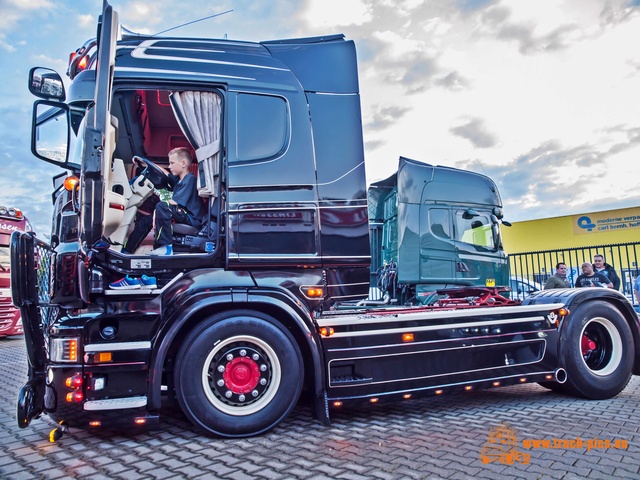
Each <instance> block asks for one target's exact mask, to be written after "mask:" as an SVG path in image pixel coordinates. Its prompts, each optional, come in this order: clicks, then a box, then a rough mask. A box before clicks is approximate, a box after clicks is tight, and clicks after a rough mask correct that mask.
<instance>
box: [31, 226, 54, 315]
mask: <svg viewBox="0 0 640 480" xmlns="http://www.w3.org/2000/svg"><path fill="white" fill-rule="evenodd" d="M33 250H34V251H33V254H34V262H35V267H36V277H37V294H38V304H39V305H40V306H45V305H48V304H49V302H50V301H51V294H52V292H53V271H52V266H53V261H54V257H55V252H54V251H53V250H52V249H51V247H50V246H49V245H47V244H46V243H44V242H42V241H40V240H38V239H37V238H36V239H34V249H33Z"/></svg>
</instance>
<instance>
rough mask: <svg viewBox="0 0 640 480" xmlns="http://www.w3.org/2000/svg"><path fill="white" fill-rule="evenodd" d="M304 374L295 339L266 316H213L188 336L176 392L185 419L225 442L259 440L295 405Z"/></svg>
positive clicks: (178, 366)
mask: <svg viewBox="0 0 640 480" xmlns="http://www.w3.org/2000/svg"><path fill="white" fill-rule="evenodd" d="M303 380H304V372H303V367H302V356H301V354H300V349H299V348H298V345H297V344H296V342H295V340H294V338H293V337H292V335H291V334H290V333H289V332H288V331H287V330H286V329H285V328H284V327H281V326H279V325H278V323H277V322H276V321H275V320H274V319H273V318H271V317H269V316H267V315H263V314H260V313H258V312H249V311H238V312H228V313H224V314H218V315H214V316H213V317H210V318H208V319H207V320H205V321H204V322H202V323H201V324H200V325H198V326H197V327H196V328H195V329H193V330H192V331H191V333H190V334H189V335H188V336H187V338H186V340H185V342H184V343H183V345H182V347H181V348H180V351H179V353H178V357H177V361H176V371H175V386H176V396H177V398H178V402H179V403H180V406H181V408H182V410H183V411H184V413H185V415H186V416H187V417H188V418H189V419H190V420H191V421H192V422H193V423H194V424H195V425H197V426H199V427H201V428H203V429H204V430H206V431H208V432H210V433H213V434H215V435H218V436H222V437H241V436H250V435H258V434H260V433H263V432H265V431H267V430H269V429H271V428H273V427H274V426H276V425H277V424H278V423H279V422H280V421H281V420H282V419H283V418H284V417H285V416H286V415H287V414H288V413H289V412H290V411H291V410H292V409H293V407H294V406H295V405H296V402H297V401H298V398H299V396H300V392H301V390H302V383H303Z"/></svg>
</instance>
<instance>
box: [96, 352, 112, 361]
mask: <svg viewBox="0 0 640 480" xmlns="http://www.w3.org/2000/svg"><path fill="white" fill-rule="evenodd" d="M111 358H112V356H111V352H100V353H98V362H100V363H104V362H110V361H111Z"/></svg>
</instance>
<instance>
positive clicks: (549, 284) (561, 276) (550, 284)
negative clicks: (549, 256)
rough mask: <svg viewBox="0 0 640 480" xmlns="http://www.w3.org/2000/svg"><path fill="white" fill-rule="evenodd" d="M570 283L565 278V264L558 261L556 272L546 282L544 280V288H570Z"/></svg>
mask: <svg viewBox="0 0 640 480" xmlns="http://www.w3.org/2000/svg"><path fill="white" fill-rule="evenodd" d="M570 287H571V283H569V279H568V278H567V264H566V263H564V262H559V263H557V264H556V273H555V274H553V275H551V276H550V277H549V278H548V279H547V281H546V282H544V287H543V288H544V289H545V290H549V289H550V288H570Z"/></svg>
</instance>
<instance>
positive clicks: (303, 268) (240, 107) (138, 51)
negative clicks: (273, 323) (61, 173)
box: [29, 7, 370, 309]
mask: <svg viewBox="0 0 640 480" xmlns="http://www.w3.org/2000/svg"><path fill="white" fill-rule="evenodd" d="M99 31H100V34H101V36H102V38H101V39H100V40H98V41H96V40H90V41H88V42H87V43H86V44H85V45H83V46H82V47H81V48H79V49H78V50H77V51H76V52H75V53H74V54H73V55H72V56H71V60H70V64H69V70H68V72H67V73H68V75H69V77H70V79H71V86H70V88H69V89H68V92H67V91H65V88H64V85H63V82H62V80H61V78H60V77H59V76H58V74H57V73H56V72H53V71H51V70H48V69H45V68H34V69H33V70H32V71H31V74H30V81H29V85H30V89H31V91H32V92H33V93H34V94H35V95H36V96H39V97H41V98H42V100H40V101H38V102H36V105H35V109H34V125H35V128H34V136H33V144H32V150H33V152H34V154H35V155H36V156H38V157H39V158H41V159H43V160H45V161H48V162H51V163H56V164H58V165H60V166H61V167H63V168H67V169H69V170H71V173H72V174H74V175H75V176H76V177H77V183H75V184H74V187H73V188H74V189H73V190H72V191H70V192H68V193H65V194H64V195H63V197H64V200H63V201H60V204H61V205H60V208H57V211H56V215H57V217H58V220H57V221H56V222H54V227H56V228H58V230H59V231H56V232H52V233H53V238H54V239H56V241H59V242H60V244H61V246H56V247H57V248H58V250H64V251H65V252H66V253H64V254H63V255H67V256H70V255H74V253H72V250H75V251H76V252H77V255H78V257H77V258H76V259H75V260H71V259H68V260H67V261H66V264H68V265H71V264H75V263H78V262H79V263H81V264H83V265H84V264H86V265H87V266H88V268H84V266H83V267H82V270H81V271H80V273H79V275H80V276H86V281H83V282H77V285H76V291H75V292H67V295H65V296H66V297H68V302H69V304H73V303H75V304H76V305H86V304H89V303H91V302H92V297H93V296H95V295H102V294H105V293H106V294H108V293H109V292H108V290H109V287H108V285H109V284H110V283H111V282H113V281H114V280H117V279H118V278H120V277H122V276H125V275H128V276H140V275H143V274H144V275H154V276H157V277H158V279H159V281H160V285H166V284H167V283H169V282H170V281H172V280H173V279H174V278H176V276H177V275H179V274H180V273H183V272H185V271H186V270H187V269H191V270H192V269H196V268H221V269H224V270H227V271H248V270H254V269H257V270H270V269H274V268H277V269H291V270H292V272H293V271H296V272H304V277H305V283H308V284H310V285H311V286H315V287H319V288H320V289H321V290H322V291H323V295H322V297H321V298H309V297H308V296H306V295H302V294H300V292H299V289H298V285H296V286H294V288H291V291H292V292H293V295H294V296H296V297H300V300H301V301H302V302H304V303H307V304H308V305H309V307H310V308H311V309H315V308H317V307H318V306H319V305H320V304H321V303H322V301H323V300H324V299H325V298H329V297H336V298H341V299H358V298H362V297H366V295H367V293H368V280H369V278H368V265H369V262H370V254H369V245H368V227H367V208H366V192H365V190H364V188H363V185H364V184H365V171H364V156H363V143H362V128H361V120H360V100H359V94H358V78H357V67H356V56H355V48H354V45H353V43H352V42H350V41H345V39H344V37H343V36H342V35H334V36H329V37H322V38H306V39H295V40H286V41H270V42H262V43H249V42H238V41H225V40H211V39H193V40H190V39H183V38H157V37H149V36H141V35H124V36H120V34H119V32H120V30H119V27H118V19H117V15H116V14H115V13H114V12H113V10H111V9H110V7H109V8H107V9H106V10H105V12H104V13H103V16H102V19H101V27H100V29H99ZM98 46H100V48H99V49H98V48H97V47H98ZM309 59H315V60H314V61H309ZM328 59H330V61H331V68H329V65H328V64H327V62H328V61H329V60H328ZM335 61H337V62H338V64H339V66H340V68H341V75H332V74H331V70H332V68H335V65H334V63H333V62H335ZM61 124H62V126H61ZM60 145H61V146H62V148H59V149H58V150H56V147H57V146H60ZM176 147H186V148H188V149H189V150H190V151H191V153H192V156H193V158H194V159H195V161H194V164H193V165H192V173H193V174H194V175H196V177H197V182H198V195H199V196H200V199H201V201H202V202H203V204H204V206H205V209H206V211H207V215H206V220H205V221H204V223H203V225H202V227H201V228H194V227H191V226H188V225H181V224H174V225H173V241H172V243H173V249H174V253H175V254H174V255H173V256H172V257H163V258H160V257H151V256H148V255H146V254H145V253H146V252H147V251H148V250H149V247H148V242H147V244H146V245H143V246H142V247H141V248H138V249H136V250H135V251H134V252H132V253H126V254H125V253H123V246H124V245H126V242H127V239H128V237H129V235H130V234H131V231H132V228H133V227H134V224H135V222H136V217H137V216H139V215H140V214H142V213H151V212H149V211H148V210H147V211H146V212H145V211H143V208H142V207H143V205H145V202H148V201H149V200H150V199H153V198H155V199H156V200H157V198H158V197H159V198H160V199H161V200H162V201H164V200H165V198H164V197H163V195H170V190H171V185H170V182H169V181H168V179H167V176H166V174H165V173H164V172H163V169H162V167H166V166H167V154H168V152H169V151H171V150H172V149H174V148H176ZM61 192H62V191H61ZM74 216H75V218H74ZM76 232H77V236H75V238H74V235H76ZM65 244H66V245H67V246H68V248H65V246H64V245H65ZM76 247H77V248H76ZM86 256H88V257H90V259H91V260H90V262H85V261H84V259H85V257H86ZM59 261H60V259H59ZM266 276H268V275H266Z"/></svg>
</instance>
